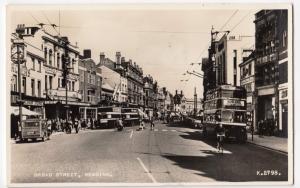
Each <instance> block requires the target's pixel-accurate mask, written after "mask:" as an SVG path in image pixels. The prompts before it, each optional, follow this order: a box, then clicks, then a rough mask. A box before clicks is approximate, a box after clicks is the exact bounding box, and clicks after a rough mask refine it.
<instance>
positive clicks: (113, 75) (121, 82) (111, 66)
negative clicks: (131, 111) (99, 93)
mask: <svg viewBox="0 0 300 188" xmlns="http://www.w3.org/2000/svg"><path fill="white" fill-rule="evenodd" d="M98 66H99V67H101V69H102V75H103V83H104V84H103V86H104V92H105V95H104V96H105V99H104V100H112V101H114V102H117V103H119V104H120V105H123V106H124V105H126V103H127V101H128V81H127V76H126V70H125V68H124V67H123V66H122V64H121V53H120V52H116V61H113V60H111V59H109V58H106V57H105V54H104V53H103V52H101V53H100V63H99V64H98ZM111 88H112V93H111Z"/></svg>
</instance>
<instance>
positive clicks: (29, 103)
mask: <svg viewBox="0 0 300 188" xmlns="http://www.w3.org/2000/svg"><path fill="white" fill-rule="evenodd" d="M24 105H26V106H43V103H42V102H39V101H24Z"/></svg>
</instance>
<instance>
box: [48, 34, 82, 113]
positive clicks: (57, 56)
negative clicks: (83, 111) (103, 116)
mask: <svg viewBox="0 0 300 188" xmlns="http://www.w3.org/2000/svg"><path fill="white" fill-rule="evenodd" d="M42 39H43V44H42V48H43V51H44V59H45V62H44V69H45V77H44V81H45V87H44V92H45V93H46V96H47V100H46V101H45V110H46V117H47V118H50V119H54V118H65V117H66V108H69V114H70V117H71V118H74V117H75V116H77V117H78V116H79V107H80V106H84V105H86V104H84V103H81V100H82V96H81V94H80V93H79V73H78V59H79V49H78V47H77V46H75V45H72V44H71V43H70V42H69V40H68V38H67V37H60V36H51V35H44V36H42ZM65 55H66V56H68V59H69V63H68V64H64V62H63V59H64V58H65ZM63 66H66V67H67V68H68V69H69V74H68V76H67V80H65V78H64V76H63ZM66 90H67V97H66ZM66 101H67V103H68V107H66V106H65V104H66Z"/></svg>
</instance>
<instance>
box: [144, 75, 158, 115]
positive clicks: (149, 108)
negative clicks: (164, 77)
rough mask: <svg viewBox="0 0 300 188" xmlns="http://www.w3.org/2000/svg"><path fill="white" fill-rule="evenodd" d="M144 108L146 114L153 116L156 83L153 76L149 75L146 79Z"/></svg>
mask: <svg viewBox="0 0 300 188" xmlns="http://www.w3.org/2000/svg"><path fill="white" fill-rule="evenodd" d="M143 80H144V94H145V95H144V108H145V112H146V113H147V114H148V115H149V116H153V113H154V109H155V106H156V105H155V97H156V94H155V91H154V90H155V85H156V82H154V81H153V78H152V76H150V75H147V76H145V77H144V79H143Z"/></svg>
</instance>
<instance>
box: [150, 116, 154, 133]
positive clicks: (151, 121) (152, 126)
mask: <svg viewBox="0 0 300 188" xmlns="http://www.w3.org/2000/svg"><path fill="white" fill-rule="evenodd" d="M150 126H151V130H154V122H153V117H152V116H151V117H150Z"/></svg>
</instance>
